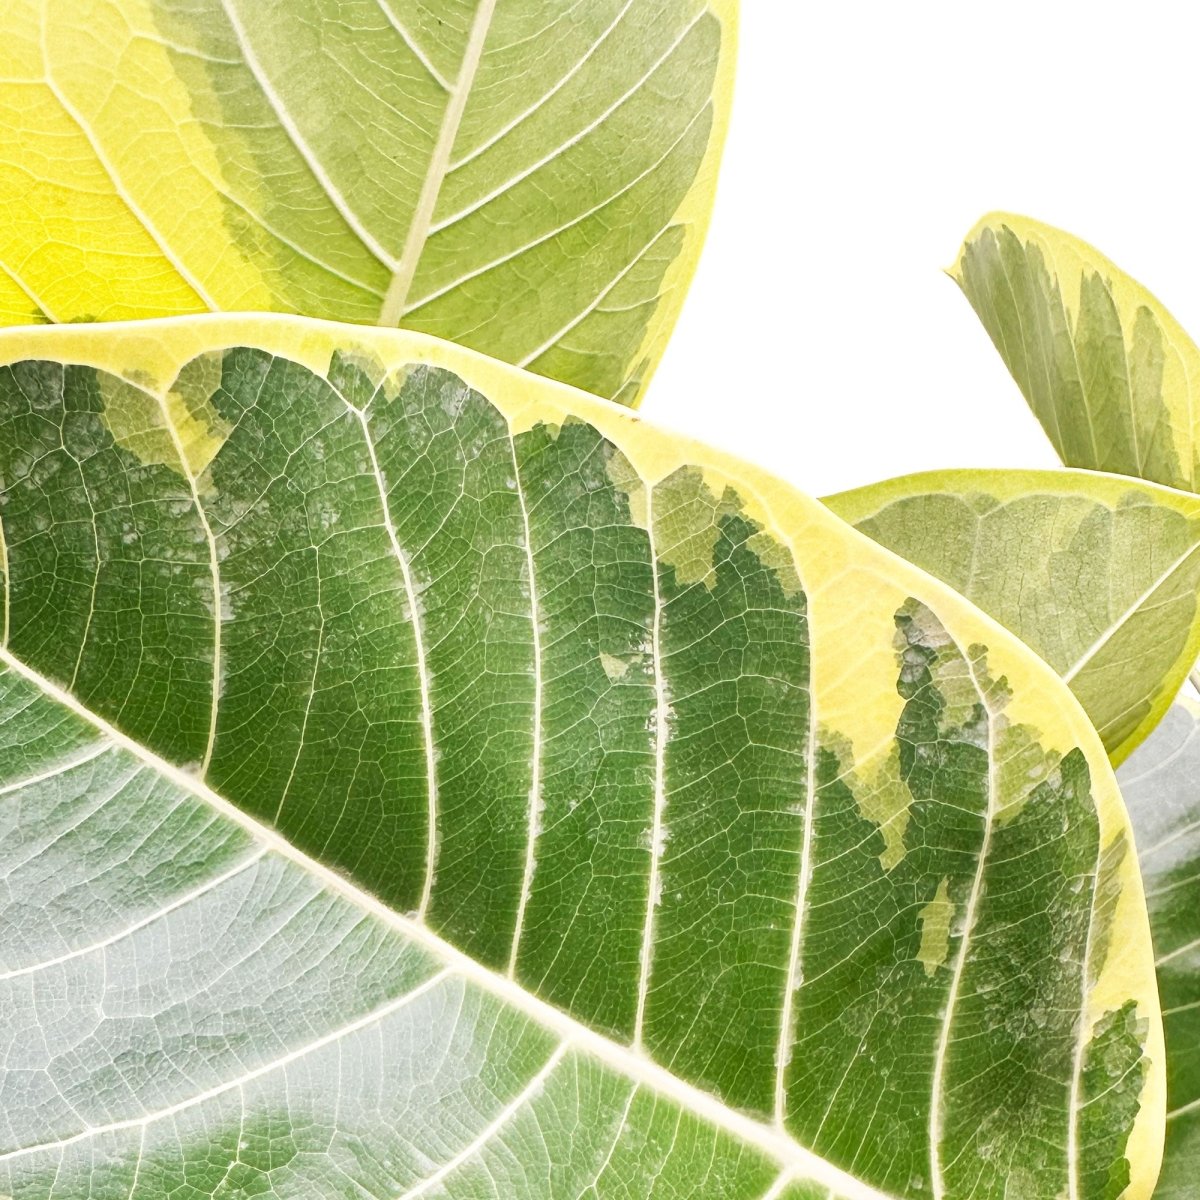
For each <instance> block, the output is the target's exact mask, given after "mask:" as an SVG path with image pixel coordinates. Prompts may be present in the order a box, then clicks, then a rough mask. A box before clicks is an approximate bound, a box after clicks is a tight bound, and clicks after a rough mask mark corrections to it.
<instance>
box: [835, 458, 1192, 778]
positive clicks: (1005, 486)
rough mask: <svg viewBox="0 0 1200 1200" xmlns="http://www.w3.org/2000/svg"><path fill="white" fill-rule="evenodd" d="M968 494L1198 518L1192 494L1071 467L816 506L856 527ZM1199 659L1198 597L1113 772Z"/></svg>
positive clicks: (878, 487)
mask: <svg viewBox="0 0 1200 1200" xmlns="http://www.w3.org/2000/svg"><path fill="white" fill-rule="evenodd" d="M969 492H980V493H985V494H986V495H988V496H995V497H996V498H997V499H999V500H1013V499H1017V498H1019V497H1021V496H1024V495H1030V494H1033V493H1038V494H1045V495H1064V496H1078V497H1080V498H1082V499H1087V500H1095V501H1097V502H1099V503H1101V504H1106V505H1108V506H1110V507H1114V508H1115V507H1116V505H1117V504H1118V503H1120V502H1121V500H1122V499H1123V498H1124V497H1127V496H1129V495H1131V494H1135V495H1139V496H1141V497H1143V498H1145V499H1146V500H1148V501H1149V502H1150V503H1152V504H1157V505H1162V506H1163V507H1165V508H1169V509H1171V510H1172V511H1174V512H1177V513H1179V514H1180V515H1181V516H1183V517H1186V518H1188V519H1189V520H1200V497H1197V496H1196V495H1194V494H1193V493H1191V492H1182V491H1179V490H1178V489H1176V488H1170V487H1166V486H1165V485H1164V484H1161V483H1152V482H1150V481H1149V480H1145V479H1139V478H1138V477H1136V476H1134V475H1114V474H1111V473H1109V472H1106V471H1086V470H1082V469H1080V468H1076V467H1063V468H1060V469H1048V470H1036V469H1035V470H1030V469H1024V468H1022V469H1013V470H1008V469H996V468H981V469H973V468H969V467H968V468H960V469H954V470H943V471H921V472H918V473H916V474H913V475H900V476H897V477H895V478H893V479H887V480H883V481H882V482H880V483H872V484H867V485H866V486H865V487H858V488H851V489H849V490H847V491H845V492H839V493H837V494H836V495H833V496H824V497H822V499H821V503H822V504H824V505H826V506H827V507H828V508H829V509H831V510H832V511H833V512H834V513H836V514H837V515H838V516H839V517H841V518H842V520H843V521H848V522H849V523H850V524H851V525H858V524H860V523H861V522H862V521H866V520H869V519H870V518H871V517H873V516H875V515H876V514H877V513H878V512H880V511H881V510H882V509H883V508H885V507H886V506H887V505H889V504H892V503H894V502H895V501H897V500H904V499H909V498H911V497H914V496H920V495H936V494H942V495H964V494H967V493H969ZM1197 549H1198V550H1200V541H1198V542H1197ZM1198 660H1200V598H1198V601H1197V605H1196V612H1195V613H1194V615H1193V617H1192V625H1191V628H1190V630H1189V632H1188V638H1187V641H1186V643H1185V644H1184V647H1183V649H1182V650H1181V651H1180V654H1179V657H1178V658H1177V659H1176V662H1175V665H1174V668H1173V669H1172V671H1171V672H1170V674H1169V675H1167V676H1166V678H1165V680H1164V682H1163V685H1162V687H1161V688H1160V689H1159V692H1158V694H1157V695H1156V696H1155V698H1154V700H1153V702H1152V703H1151V706H1150V708H1149V710H1148V711H1147V713H1146V716H1145V717H1144V718H1143V719H1142V720H1141V722H1139V724H1138V725H1137V727H1136V728H1134V729H1133V730H1132V731H1131V732H1130V733H1129V735H1128V736H1127V737H1125V738H1124V739H1123V740H1122V741H1121V743H1120V745H1118V746H1115V747H1114V748H1113V749H1112V750H1111V751H1110V752H1109V760H1110V761H1111V762H1112V765H1113V767H1114V768H1116V767H1119V766H1120V765H1121V764H1122V763H1123V762H1124V761H1125V760H1126V759H1127V758H1128V757H1129V756H1130V755H1131V754H1132V753H1133V752H1134V751H1135V750H1136V749H1137V748H1138V746H1140V745H1141V744H1142V743H1143V742H1144V741H1145V740H1146V738H1148V737H1149V736H1150V734H1151V733H1153V732H1154V730H1155V729H1156V728H1157V727H1158V724H1159V722H1160V721H1161V720H1162V719H1163V717H1164V716H1166V714H1167V710H1168V709H1169V708H1170V707H1171V705H1172V704H1173V703H1174V702H1175V700H1176V698H1177V697H1178V694H1179V691H1180V689H1181V688H1182V687H1183V685H1184V684H1185V683H1186V682H1187V678H1188V675H1189V673H1190V672H1191V670H1192V668H1193V667H1194V666H1195V665H1196V662H1197V661H1198Z"/></svg>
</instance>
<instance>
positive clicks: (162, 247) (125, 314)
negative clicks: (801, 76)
mask: <svg viewBox="0 0 1200 1200" xmlns="http://www.w3.org/2000/svg"><path fill="white" fill-rule="evenodd" d="M736 20H737V0H586V2H581V0H550V2H546V0H182V2H180V0H11V2H7V3H5V4H4V5H3V8H2V11H0V81H2V82H0V217H2V218H3V219H2V220H0V323H9V322H19V323H25V322H29V321H31V320H37V321H59V322H67V321H80V320H90V321H95V320H114V319H126V318H133V317H156V316H166V315H170V314H174V313H195V312H204V311H206V310H208V309H214V310H225V311H239V310H247V311H248V310H270V311H282V312H295V313H301V314H304V315H308V316H314V317H325V318H331V319H338V320H346V321H358V322H368V323H376V322H378V323H380V324H383V325H390V326H394V325H403V326H405V327H406V328H409V329H416V330H421V331H423V332H427V333H431V334H436V335H438V336H440V337H445V338H449V339H451V340H453V341H456V342H459V343H461V344H463V345H468V346H471V347H474V348H475V349H478V350H481V351H483V352H485V353H488V354H491V355H493V356H495V357H498V358H502V359H505V360H507V361H508V362H512V363H516V364H519V365H521V366H524V367H528V368H529V369H531V370H533V371H535V372H537V373H538V374H542V375H547V376H550V377H552V378H555V379H562V380H566V381H568V382H570V383H572V384H575V385H577V386H580V387H583V388H585V389H587V390H589V391H592V392H595V393H597V394H600V395H604V396H608V397H613V398H616V399H618V400H620V401H622V402H623V403H628V404H634V403H636V402H637V400H638V399H639V398H640V396H641V393H642V389H643V388H644V386H645V384H646V382H647V381H648V379H649V377H650V374H651V372H652V371H653V369H654V366H655V364H656V363H657V361H658V358H659V356H660V355H661V353H662V350H663V346H664V344H665V340H666V338H667V336H668V334H669V332H670V329H671V327H672V325H673V323H674V320H675V317H676V316H677V314H678V311H679V307H680V304H681V303H682V299H683V295H684V293H685V292H686V288H687V284H688V282H689V281H690V278H691V275H692V272H693V270H694V269H695V264H696V259H697V256H698V254H699V250H700V245H701V242H702V241H703V236H704V231H705V228H706V226H707V222H708V216H709V210H710V208H711V204H712V198H713V193H714V189H715V185H716V170H717V165H718V160H719V157H720V150H721V145H722V142H723V139H724V132H725V127H726V123H727V118H728V110H729V103H730V97H731V92H732V80H733V60H734V53H735V42H736Z"/></svg>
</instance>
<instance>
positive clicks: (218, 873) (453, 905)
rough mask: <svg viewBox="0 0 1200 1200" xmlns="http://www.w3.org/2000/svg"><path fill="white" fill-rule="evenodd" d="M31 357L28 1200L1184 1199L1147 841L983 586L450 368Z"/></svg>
mask: <svg viewBox="0 0 1200 1200" xmlns="http://www.w3.org/2000/svg"><path fill="white" fill-rule="evenodd" d="M0 362H2V363H4V364H7V365H6V366H4V367H3V368H2V369H0V521H2V523H3V538H4V541H3V545H4V547H5V549H4V552H3V553H4V562H5V568H4V569H5V579H6V592H5V595H6V608H5V630H4V632H5V640H4V645H3V648H0V666H2V667H3V673H2V674H0V689H2V696H0V706H2V716H0V797H2V799H3V804H2V805H0V820H2V821H3V825H2V826H0V859H2V863H0V877H2V878H3V879H4V887H5V891H4V908H3V910H2V911H3V924H0V988H2V989H3V992H2V993H0V1045H2V1046H3V1047H4V1054H3V1056H0V1193H5V1192H7V1193H10V1194H11V1195H12V1196H13V1197H14V1200H32V1198H34V1197H38V1198H40V1197H45V1196H47V1195H49V1194H51V1192H53V1195H54V1196H55V1197H77V1196H100V1195H104V1196H108V1195H115V1196H120V1197H122V1200H125V1198H126V1197H130V1196H132V1197H133V1200H139V1198H141V1200H145V1198H148V1197H160V1196H163V1195H177V1194H200V1195H211V1196H218V1197H222V1198H228V1197H233V1196H250V1195H258V1194H264V1193H268V1192H269V1193H270V1194H272V1195H274V1196H277V1197H287V1198H290V1197H295V1198H297V1200H324V1198H325V1197H333V1196H339V1197H341V1196H346V1195H369V1196H379V1197H384V1198H385V1200H392V1198H395V1197H401V1196H403V1197H409V1198H412V1197H417V1196H432V1195H440V1196H450V1197H464V1198H465V1197H476V1196H503V1197H509V1196H514V1197H515V1196H520V1197H521V1198H522V1200H536V1198H538V1197H544V1198H545V1200H564V1198H574V1197H618V1196H619V1197H629V1196H637V1197H639V1198H647V1200H662V1198H663V1197H678V1198H680V1200H682V1198H684V1197H697V1196H712V1197H721V1198H722V1200H741V1198H745V1200H761V1198H763V1197H766V1196H770V1197H772V1198H776V1197H781V1196H786V1197H788V1198H789V1200H798V1198H800V1197H805V1198H807V1200H826V1198H827V1197H829V1196H832V1197H835V1198H839V1197H840V1198H841V1200H925V1198H928V1200H959V1198H961V1200H967V1198H968V1197H969V1198H970V1200H991V1198H994V1200H1002V1198H1003V1200H1012V1197H1014V1196H1026V1197H1039V1198H1041V1197H1049V1196H1060V1195H1070V1196H1074V1197H1078V1198H1080V1200H1093V1198H1098V1197H1104V1198H1110V1200H1115V1197H1116V1196H1117V1195H1118V1194H1121V1195H1123V1196H1125V1197H1126V1198H1127V1200H1146V1198H1147V1197H1148V1196H1149V1194H1150V1191H1151V1189H1152V1187H1153V1184H1154V1179H1155V1177H1156V1174H1157V1168H1158V1159H1159V1154H1160V1151H1161V1145H1162V1136H1163V1132H1162V1130H1163V1124H1162V1122H1163V1112H1164V1095H1165V1084H1164V1077H1163V1064H1162V1050H1161V1023H1160V1017H1159V1012H1158V1001H1157V997H1156V993H1155V987H1154V971H1153V954H1152V950H1151V946H1150V940H1149V928H1148V924H1147V918H1146V912H1145V905H1144V900H1143V898H1142V894H1141V882H1140V876H1139V874H1138V871H1137V864H1136V860H1135V855H1134V854H1133V852H1132V842H1131V835H1130V829H1129V826H1128V819H1127V817H1126V814H1125V812H1124V809H1123V807H1122V805H1121V802H1120V796H1119V794H1118V792H1117V788H1116V784H1115V780H1114V779H1113V776H1112V773H1111V769H1110V767H1109V765H1108V762H1107V759H1106V757H1105V755H1104V752H1103V748H1102V746H1101V744H1100V741H1099V739H1098V738H1097V736H1096V734H1095V731H1094V730H1093V729H1092V727H1091V725H1090V723H1089V722H1088V721H1087V718H1086V716H1085V714H1084V713H1083V711H1082V710H1081V709H1080V707H1079V706H1078V704H1077V703H1076V702H1075V701H1074V700H1073V699H1072V698H1071V696H1070V693H1069V691H1068V690H1067V689H1066V688H1065V687H1064V686H1063V684H1062V683H1061V681H1060V680H1059V679H1058V678H1057V677H1056V676H1055V675H1054V673H1053V672H1052V671H1051V670H1050V669H1049V668H1048V667H1047V666H1046V665H1045V664H1044V663H1043V662H1041V660H1040V659H1038V658H1037V657H1036V656H1035V655H1033V654H1032V653H1031V652H1030V651H1029V650H1028V649H1027V648H1026V647H1024V646H1023V645H1022V644H1021V643H1020V642H1018V641H1017V640H1016V639H1015V638H1013V637H1012V636H1011V635H1010V634H1007V633H1006V632H1005V631H1004V630H1003V629H1001V628H1000V627H999V626H997V625H996V624H995V623H994V622H992V621H991V620H989V619H988V618H986V617H985V616H983V615H982V614H981V613H980V612H979V611H978V610H977V609H975V608H974V607H973V606H971V605H970V604H969V603H968V602H967V601H965V600H963V599H962V598H961V597H959V596H958V595H956V594H955V593H954V592H952V591H951V590H950V589H948V588H946V587H944V586H943V585H942V584H940V583H938V582H937V581H935V580H933V579H932V578H930V577H929V576H927V575H925V574H924V573H922V572H921V571H919V570H917V569H916V568H914V567H911V566H909V565H907V564H905V563H902V562H900V561H899V560H897V559H896V558H895V557H894V556H891V555H889V554H887V553H886V552H884V551H883V550H881V549H879V548H878V547H877V546H875V545H874V544H873V543H872V542H870V541H869V540H868V539H866V538H863V537H861V536H860V535H858V534H857V533H855V532H854V531H853V530H851V529H850V528H849V527H848V526H846V525H845V524H844V523H843V522H841V521H839V520H838V519H837V518H836V517H834V516H833V515H832V514H830V513H829V512H828V511H827V510H826V509H824V508H823V507H822V506H821V505H819V504H818V503H816V502H815V501H811V500H808V499H806V498H805V497H803V496H800V495H799V494H797V493H796V492H794V491H792V490H791V489H789V488H787V487H786V486H785V485H783V484H781V483H780V482H778V481H777V480H775V479H773V478H771V477H770V476H769V475H766V474H765V473H763V472H760V471H758V470H756V469H754V468H752V467H749V466H747V465H745V464H742V463H739V462H737V461H735V460H733V459H731V458H728V457H727V456H725V455H722V454H719V453H717V452H715V451H712V450H708V449H706V448H704V447H702V446H699V445H696V444H693V443H690V442H686V441H682V440H679V439H675V438H671V437H668V436H666V435H664V434H661V433H659V432H657V431H656V430H654V429H653V428H652V427H650V426H647V425H644V424H643V423H641V422H640V421H638V420H637V419H636V418H634V417H632V416H631V415H630V414H629V413H628V412H627V411H626V410H624V409H620V408H618V407H616V406H614V405H612V404H609V403H607V402H605V401H602V400H598V399H595V398H592V397H589V396H586V395H584V394H582V393H578V392H575V391H572V390H570V389H567V388H563V387H561V386H558V385H554V384H551V383H548V382H545V381H537V380H533V379H531V378H530V377H529V376H527V375H524V374H522V373H520V372H517V371H514V370H512V369H511V368H509V367H505V366H503V365H502V364H498V363H495V362H491V361H489V360H486V359H482V358H480V357H479V356H476V355H472V354H470V353H468V352H465V351H463V350H461V349H459V348H457V347H454V346H451V345H449V344H446V343H441V342H437V341H434V340H432V339H427V338H422V337H419V336H417V335H412V334H401V333H396V332H388V331H373V330H368V329H363V328H351V327H347V326H334V325H330V324H324V323H316V322H307V321H302V320H298V319H294V318H280V317H275V318H271V317H263V318H234V317H212V318H205V319H201V320H194V319H193V320H185V321H173V322H159V323H151V324H145V323H142V324H131V325H127V326H111V327H102V326H91V327H89V326H71V327H64V328H61V329H53V328H43V329H31V330H23V331H10V332H9V333H7V334H5V335H2V336H0ZM1116 1063H1119V1064H1120V1066H1121V1070H1122V1072H1123V1073H1122V1081H1123V1082H1122V1086H1121V1087H1119V1088H1115V1089H1114V1088H1110V1087H1108V1086H1106V1080H1107V1078H1108V1075H1109V1074H1110V1073H1111V1071H1112V1070H1113V1069H1114V1064H1116Z"/></svg>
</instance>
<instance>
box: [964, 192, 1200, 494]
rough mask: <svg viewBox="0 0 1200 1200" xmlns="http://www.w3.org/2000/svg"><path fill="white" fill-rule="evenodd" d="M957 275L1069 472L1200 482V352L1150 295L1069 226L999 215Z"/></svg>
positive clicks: (968, 244) (971, 241) (983, 227)
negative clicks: (1078, 469)
mask: <svg viewBox="0 0 1200 1200" xmlns="http://www.w3.org/2000/svg"><path fill="white" fill-rule="evenodd" d="M951 274H952V275H953V276H954V278H955V279H956V280H957V281H958V284H959V286H960V287H961V288H962V290H963V292H964V293H965V295H966V297H967V299H968V300H969V301H970V302H971V306H972V307H973V308H974V309H975V312H976V313H977V314H978V316H979V319H980V320H981V321H982V322H983V324H984V326H985V327H986V329H987V331H988V333H989V334H990V336H991V339H992V341H993V342H994V343H995V345H996V349H997V350H999V351H1000V355H1001V357H1002V358H1003V359H1004V362H1005V364H1006V365H1007V366H1008V369H1009V371H1010V372H1011V373H1012V376H1013V378H1014V379H1015V380H1016V381H1017V384H1018V386H1019V387H1020V389H1021V391H1022V392H1023V393H1024V395H1025V398H1026V400H1028V401H1029V405H1030V407H1031V408H1032V409H1033V411H1034V413H1035V414H1036V416H1037V418H1038V420H1039V421H1040V422H1041V423H1042V427H1043V428H1044V429H1045V430H1046V433H1047V434H1048V435H1049V437H1050V440H1051V442H1053V443H1054V448H1055V449H1056V450H1057V451H1058V454H1059V457H1060V458H1061V459H1062V461H1063V462H1064V463H1065V464H1066V465H1067V466H1069V467H1087V468H1089V469H1091V470H1097V471H1113V472H1116V473H1117V474H1121V475H1136V476H1139V477H1141V478H1143V479H1148V480H1152V481H1154V482H1156V483H1162V484H1166V485H1167V486H1168V487H1174V488H1180V489H1183V490H1185V491H1190V492H1195V491H1197V490H1198V485H1200V350H1198V349H1197V347H1196V345H1195V343H1194V342H1193V341H1192V339H1191V338H1190V337H1188V335H1187V334H1186V333H1185V332H1184V331H1183V329H1182V328H1181V327H1180V325H1179V323H1178V322H1177V321H1176V320H1175V319H1174V318H1173V317H1172V316H1171V314H1170V313H1169V312H1167V310H1166V309H1165V308H1164V307H1163V306H1162V305H1161V304H1160V303H1159V302H1158V301H1157V300H1156V299H1155V298H1154V297H1153V296H1152V295H1151V294H1150V293H1149V292H1148V291H1147V290H1146V289H1145V288H1144V287H1142V286H1141V284H1139V283H1137V282H1136V281H1135V280H1133V279H1131V278H1130V277H1129V276H1128V275H1126V274H1125V272H1124V271H1122V270H1121V269H1120V268H1119V267H1117V266H1116V265H1115V264H1114V263H1112V262H1110V261H1109V260H1108V259H1107V258H1105V257H1104V255H1102V254H1101V253H1100V252H1099V251H1097V250H1095V249H1094V248H1093V247H1091V246H1089V245H1088V244H1087V243H1086V242H1081V241H1080V240H1079V239H1078V238H1075V237H1072V236H1071V235H1070V234H1068V233H1063V232H1062V230H1059V229H1054V228H1052V227H1051V226H1049V225H1043V224H1042V223H1041V222H1040V221H1033V220H1030V219H1029V218H1028V217H1019V216H1015V215H1013V214H1011V213H992V214H990V215H989V216H986V217H984V218H983V220H982V221H980V222H979V224H978V225H976V227H975V228H974V229H973V230H972V231H971V232H970V233H969V234H968V235H967V238H966V241H965V242H964V243H963V247H962V250H961V251H960V253H959V257H958V261H957V262H956V263H955V264H954V267H953V268H952V270H951Z"/></svg>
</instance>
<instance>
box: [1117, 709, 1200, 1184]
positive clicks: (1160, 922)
mask: <svg viewBox="0 0 1200 1200" xmlns="http://www.w3.org/2000/svg"><path fill="white" fill-rule="evenodd" d="M1117 779H1118V781H1119V782H1120V784H1121V791H1122V794H1123V795H1124V797H1125V803H1126V805H1127V806H1128V808H1129V815H1130V818H1131V819H1132V821H1133V825H1134V830H1135V832H1136V834H1137V841H1138V846H1139V849H1140V853H1139V856H1138V857H1139V860H1140V862H1141V865H1142V874H1143V876H1144V878H1145V881H1146V898H1147V904H1148V906H1149V909H1150V921H1151V930H1152V933H1153V936H1154V944H1155V950H1156V951H1157V955H1158V985H1159V991H1160V993H1161V995H1162V1000H1163V1020H1164V1024H1165V1026H1166V1034H1167V1052H1168V1056H1169V1057H1168V1058H1167V1102H1168V1108H1169V1111H1168V1113H1167V1153H1166V1157H1165V1158H1164V1160H1163V1172H1162V1178H1161V1180H1160V1181H1159V1185H1158V1189H1157V1190H1156V1191H1155V1193H1154V1194H1155V1197H1156V1198H1157V1200H1191V1198H1192V1197H1193V1196H1195V1194H1196V1181H1197V1178H1198V1177H1200V1176H1198V1172H1200V706H1197V705H1196V703H1195V702H1194V701H1191V700H1182V701H1180V703H1179V704H1177V705H1176V706H1175V707H1174V708H1172V709H1171V711H1170V712H1169V713H1168V714H1167V716H1166V718H1165V719H1164V721H1163V722H1162V724H1161V725H1160V726H1159V728H1158V729H1157V730H1155V732H1154V734H1153V736H1152V737H1151V738H1150V740H1149V741H1147V742H1146V744H1145V745H1144V746H1142V747H1141V748H1140V749H1139V750H1138V752H1137V753H1136V754H1135V755H1134V756H1133V757H1132V758H1131V759H1130V760H1129V761H1128V762H1127V763H1126V764H1125V765H1124V766H1123V767H1122V768H1121V771H1120V774H1119V775H1118V776H1117Z"/></svg>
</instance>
